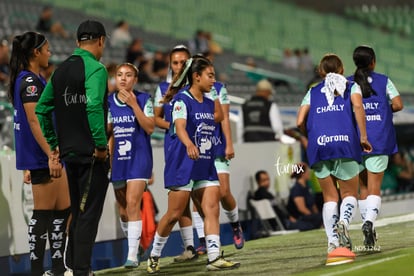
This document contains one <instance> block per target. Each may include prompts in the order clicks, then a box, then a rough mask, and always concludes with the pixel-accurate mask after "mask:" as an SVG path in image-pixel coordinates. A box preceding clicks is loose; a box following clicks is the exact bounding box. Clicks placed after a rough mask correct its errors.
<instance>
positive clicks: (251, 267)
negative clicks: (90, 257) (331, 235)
mask: <svg viewBox="0 0 414 276" xmlns="http://www.w3.org/2000/svg"><path fill="white" fill-rule="evenodd" d="M401 218H402V219H401ZM385 221H386V223H381V221H378V222H379V223H378V225H380V224H386V225H384V226H381V227H377V233H378V239H379V240H378V243H377V248H376V249H380V251H379V250H376V251H375V252H363V251H362V248H363V242H362V241H363V236H362V232H361V231H360V230H359V229H358V228H359V225H352V227H351V229H353V230H351V231H350V235H351V238H352V241H353V248H354V251H355V252H356V254H357V257H356V260H355V261H354V262H353V263H348V264H343V265H337V266H329V267H328V266H325V260H326V246H327V245H326V244H327V242H326V237H325V232H324V230H323V229H321V230H315V231H308V232H300V233H294V234H288V235H283V236H273V237H269V238H263V239H258V240H253V241H248V242H246V243H245V247H244V248H243V249H242V250H236V249H235V248H234V246H233V245H229V246H224V247H223V250H224V255H225V257H226V258H227V259H230V260H235V261H239V262H241V266H240V268H238V269H235V270H229V271H220V272H207V271H206V269H205V264H206V260H207V257H206V256H201V257H200V258H199V259H198V260H196V261H193V262H189V263H182V264H175V263H173V259H172V258H171V257H167V258H162V259H161V272H160V273H159V274H158V275H206V274H208V275H254V274H256V275H326V276H328V275H329V276H333V275H352V276H354V275H364V276H367V275H412V273H413V270H412V267H413V263H414V231H413V229H414V216H413V215H409V216H403V217H397V218H395V219H392V220H390V219H385ZM96 275H105V276H109V275H114V276H115V275H116V276H121V275H122V276H123V275H126V276H130V275H147V273H146V262H144V263H142V264H141V265H140V267H139V268H137V269H134V270H126V269H124V268H123V267H117V268H111V269H106V270H102V271H98V272H96Z"/></svg>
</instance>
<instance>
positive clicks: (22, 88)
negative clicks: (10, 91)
mask: <svg viewBox="0 0 414 276" xmlns="http://www.w3.org/2000/svg"><path fill="white" fill-rule="evenodd" d="M45 86H46V80H45V79H44V78H43V77H42V76H40V75H39V76H38V75H36V74H34V73H33V72H30V71H26V70H23V71H21V72H20V73H19V74H18V75H17V78H16V82H15V85H14V103H13V105H14V137H15V148H16V168H17V169H18V170H35V169H45V168H48V167H49V165H48V156H47V155H46V154H45V153H44V152H43V150H42V148H41V147H40V146H39V144H38V143H37V141H36V139H35V138H34V136H33V134H32V131H31V129H30V126H29V122H28V120H27V117H26V112H25V110H24V107H23V104H25V103H30V102H31V103H37V102H38V101H39V98H40V95H41V94H42V92H43V89H44V88H45Z"/></svg>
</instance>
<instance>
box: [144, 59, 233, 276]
mask: <svg viewBox="0 0 414 276" xmlns="http://www.w3.org/2000/svg"><path fill="white" fill-rule="evenodd" d="M187 81H188V87H186V88H185V89H184V90H183V91H182V92H180V93H178V94H176V92H175V91H178V90H179V89H181V88H183V87H184V86H185V84H186V83H187ZM214 82H215V75H214V67H213V65H212V63H211V62H210V61H209V60H207V59H206V58H204V57H198V56H197V57H194V58H192V59H189V60H187V62H186V64H185V67H183V68H182V70H181V72H180V74H178V75H177V76H176V77H175V78H174V79H173V81H172V87H171V88H170V89H169V91H168V92H167V94H166V96H165V101H166V102H169V101H170V100H171V97H172V95H175V94H176V96H175V97H174V100H173V111H172V120H171V124H172V125H171V126H170V135H171V139H170V142H169V144H168V145H167V148H166V149H167V152H166V166H165V170H164V182H165V187H166V188H168V189H169V190H170V191H169V193H168V210H167V212H166V214H165V215H164V216H163V217H162V218H161V220H160V222H159V224H158V228H157V232H156V234H155V238H154V247H153V249H152V251H151V254H150V258H149V259H148V267H147V271H148V273H150V274H152V273H157V272H159V257H160V256H161V251H162V249H163V247H164V245H165V243H166V242H167V239H168V236H169V234H170V232H171V230H172V228H173V227H174V225H175V223H176V222H177V221H178V219H179V218H180V217H181V216H182V214H183V212H184V210H185V208H187V205H188V200H189V199H190V194H191V193H192V194H193V199H194V202H195V203H196V204H199V206H201V209H202V211H203V214H204V221H205V234H206V240H207V254H208V263H207V269H208V270H222V269H231V268H236V267H238V266H239V265H240V264H239V263H235V262H230V261H227V260H225V259H224V258H223V256H220V234H219V231H220V226H219V210H220V209H219V200H220V190H219V183H218V177H217V172H216V169H215V166H214V146H213V144H212V140H213V138H214V134H215V128H216V126H217V125H216V123H217V122H219V121H221V119H222V110H221V107H220V106H219V105H218V106H217V105H216V104H215V103H214V102H213V101H212V100H209V99H207V98H206V97H205V96H204V93H206V92H210V90H211V88H212V86H213V84H214Z"/></svg>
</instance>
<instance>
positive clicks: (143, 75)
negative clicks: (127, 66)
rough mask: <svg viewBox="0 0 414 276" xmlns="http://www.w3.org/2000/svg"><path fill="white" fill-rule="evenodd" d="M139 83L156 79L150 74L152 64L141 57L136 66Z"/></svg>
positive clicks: (152, 81)
mask: <svg viewBox="0 0 414 276" xmlns="http://www.w3.org/2000/svg"><path fill="white" fill-rule="evenodd" d="M138 81H139V83H154V82H156V80H155V79H154V77H153V76H152V64H151V62H150V61H149V60H146V59H143V60H142V61H141V62H140V63H139V66H138Z"/></svg>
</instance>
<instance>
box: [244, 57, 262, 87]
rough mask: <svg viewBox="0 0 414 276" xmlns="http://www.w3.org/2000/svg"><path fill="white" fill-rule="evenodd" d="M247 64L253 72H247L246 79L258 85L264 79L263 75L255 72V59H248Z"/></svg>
mask: <svg viewBox="0 0 414 276" xmlns="http://www.w3.org/2000/svg"><path fill="white" fill-rule="evenodd" d="M245 63H246V65H247V66H248V67H249V69H251V70H252V71H248V72H246V77H248V78H249V79H250V80H251V81H252V82H253V83H258V82H259V81H260V80H262V79H263V75H262V74H258V73H256V72H254V70H255V69H256V68H257V64H256V61H255V60H254V58H253V57H247V58H246V61H245Z"/></svg>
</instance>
